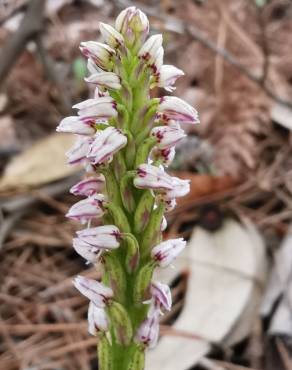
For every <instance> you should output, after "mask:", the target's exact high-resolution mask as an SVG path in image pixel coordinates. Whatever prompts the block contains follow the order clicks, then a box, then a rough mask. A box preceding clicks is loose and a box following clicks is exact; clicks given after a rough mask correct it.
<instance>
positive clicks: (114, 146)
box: [87, 126, 127, 164]
mask: <svg viewBox="0 0 292 370" xmlns="http://www.w3.org/2000/svg"><path fill="white" fill-rule="evenodd" d="M126 145H127V136H125V135H124V134H122V132H121V131H120V130H119V129H117V128H115V127H112V126H110V127H107V128H106V129H105V130H103V131H101V132H98V133H97V135H96V137H95V140H94V142H93V143H92V145H91V147H90V150H89V152H88V154H87V157H88V159H89V160H90V162H91V163H92V164H102V163H106V162H110V161H111V159H112V157H113V155H114V154H115V153H116V152H118V151H119V150H120V149H122V148H123V147H124V146H126Z"/></svg>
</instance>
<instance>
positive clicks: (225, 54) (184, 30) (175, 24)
mask: <svg viewBox="0 0 292 370" xmlns="http://www.w3.org/2000/svg"><path fill="white" fill-rule="evenodd" d="M114 2H115V4H116V5H117V7H118V8H124V7H126V6H132V5H137V4H136V3H135V4H134V3H133V2H131V1H128V0H114ZM139 7H140V8H141V9H142V10H143V11H144V12H145V13H147V14H149V15H150V16H152V17H155V18H158V19H160V20H162V21H163V22H164V29H165V30H167V31H170V32H175V33H178V34H180V35H189V36H191V37H192V38H193V39H194V40H197V41H198V42H200V43H201V44H202V45H204V46H205V47H206V48H208V49H210V50H211V51H213V52H214V53H216V54H218V55H220V56H221V57H222V58H223V59H224V60H225V61H226V62H228V63H229V64H230V65H232V66H233V67H235V68H236V69H237V70H238V71H239V72H241V73H242V74H243V75H244V76H245V77H247V78H248V79H249V80H251V81H252V82H254V83H256V84H257V85H258V86H259V87H260V88H261V89H262V90H263V91H264V92H265V93H266V94H267V95H268V96H269V97H270V98H271V99H273V100H274V101H275V102H277V103H279V104H282V105H284V106H286V107H289V108H291V109H292V103H291V102H290V101H288V100H285V99H283V98H281V97H279V96H278V95H276V94H274V91H273V89H271V88H269V87H268V86H266V85H265V83H264V82H263V80H262V76H257V75H255V74H254V73H252V72H250V71H249V70H248V69H247V68H246V67H245V66H244V65H243V64H242V63H241V62H240V61H239V60H238V59H237V58H236V57H235V56H234V55H233V54H231V53H230V52H229V51H227V50H226V49H224V48H220V47H218V46H217V45H216V43H214V42H213V41H211V40H209V39H208V37H207V36H206V35H205V34H204V33H203V32H202V31H201V30H199V29H198V28H197V27H195V26H194V25H192V24H191V23H190V22H187V21H182V20H180V19H177V18H173V17H170V16H169V15H168V14H163V13H162V12H157V9H154V8H152V7H149V6H144V5H142V4H139Z"/></svg>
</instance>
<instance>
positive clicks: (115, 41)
mask: <svg viewBox="0 0 292 370" xmlns="http://www.w3.org/2000/svg"><path fill="white" fill-rule="evenodd" d="M99 30H100V33H101V34H102V37H103V39H104V41H105V42H106V43H108V44H109V46H111V47H113V48H116V47H118V46H120V45H123V44H124V37H123V35H121V34H120V32H118V31H117V30H116V29H114V28H113V27H112V26H110V25H109V24H106V23H102V22H100V23H99Z"/></svg>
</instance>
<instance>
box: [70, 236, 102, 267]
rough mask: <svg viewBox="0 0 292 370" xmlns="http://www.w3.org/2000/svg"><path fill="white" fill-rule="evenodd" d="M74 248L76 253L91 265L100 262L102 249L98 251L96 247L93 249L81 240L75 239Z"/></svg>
mask: <svg viewBox="0 0 292 370" xmlns="http://www.w3.org/2000/svg"><path fill="white" fill-rule="evenodd" d="M73 248H74V249H75V251H76V252H77V253H78V254H79V255H80V256H81V257H83V258H84V259H85V260H86V261H87V262H90V263H93V264H95V263H97V261H98V260H99V257H100V255H101V253H102V250H101V249H98V248H96V247H92V246H91V245H89V244H87V243H85V242H83V241H82V240H81V239H79V238H74V239H73Z"/></svg>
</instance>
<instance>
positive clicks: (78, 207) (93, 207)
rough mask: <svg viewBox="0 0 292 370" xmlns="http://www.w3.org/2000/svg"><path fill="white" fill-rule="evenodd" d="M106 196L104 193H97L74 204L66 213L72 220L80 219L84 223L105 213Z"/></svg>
mask: <svg viewBox="0 0 292 370" xmlns="http://www.w3.org/2000/svg"><path fill="white" fill-rule="evenodd" d="M104 202H105V197H104V195H102V194H96V195H93V196H91V197H88V198H86V199H83V200H80V201H79V202H77V203H75V204H73V206H72V207H71V208H70V209H69V211H68V212H67V214H66V217H68V218H71V219H72V220H77V221H80V222H81V223H82V224H84V223H86V222H87V221H89V220H91V219H93V218H95V217H101V216H103V214H104V208H103V205H104Z"/></svg>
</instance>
